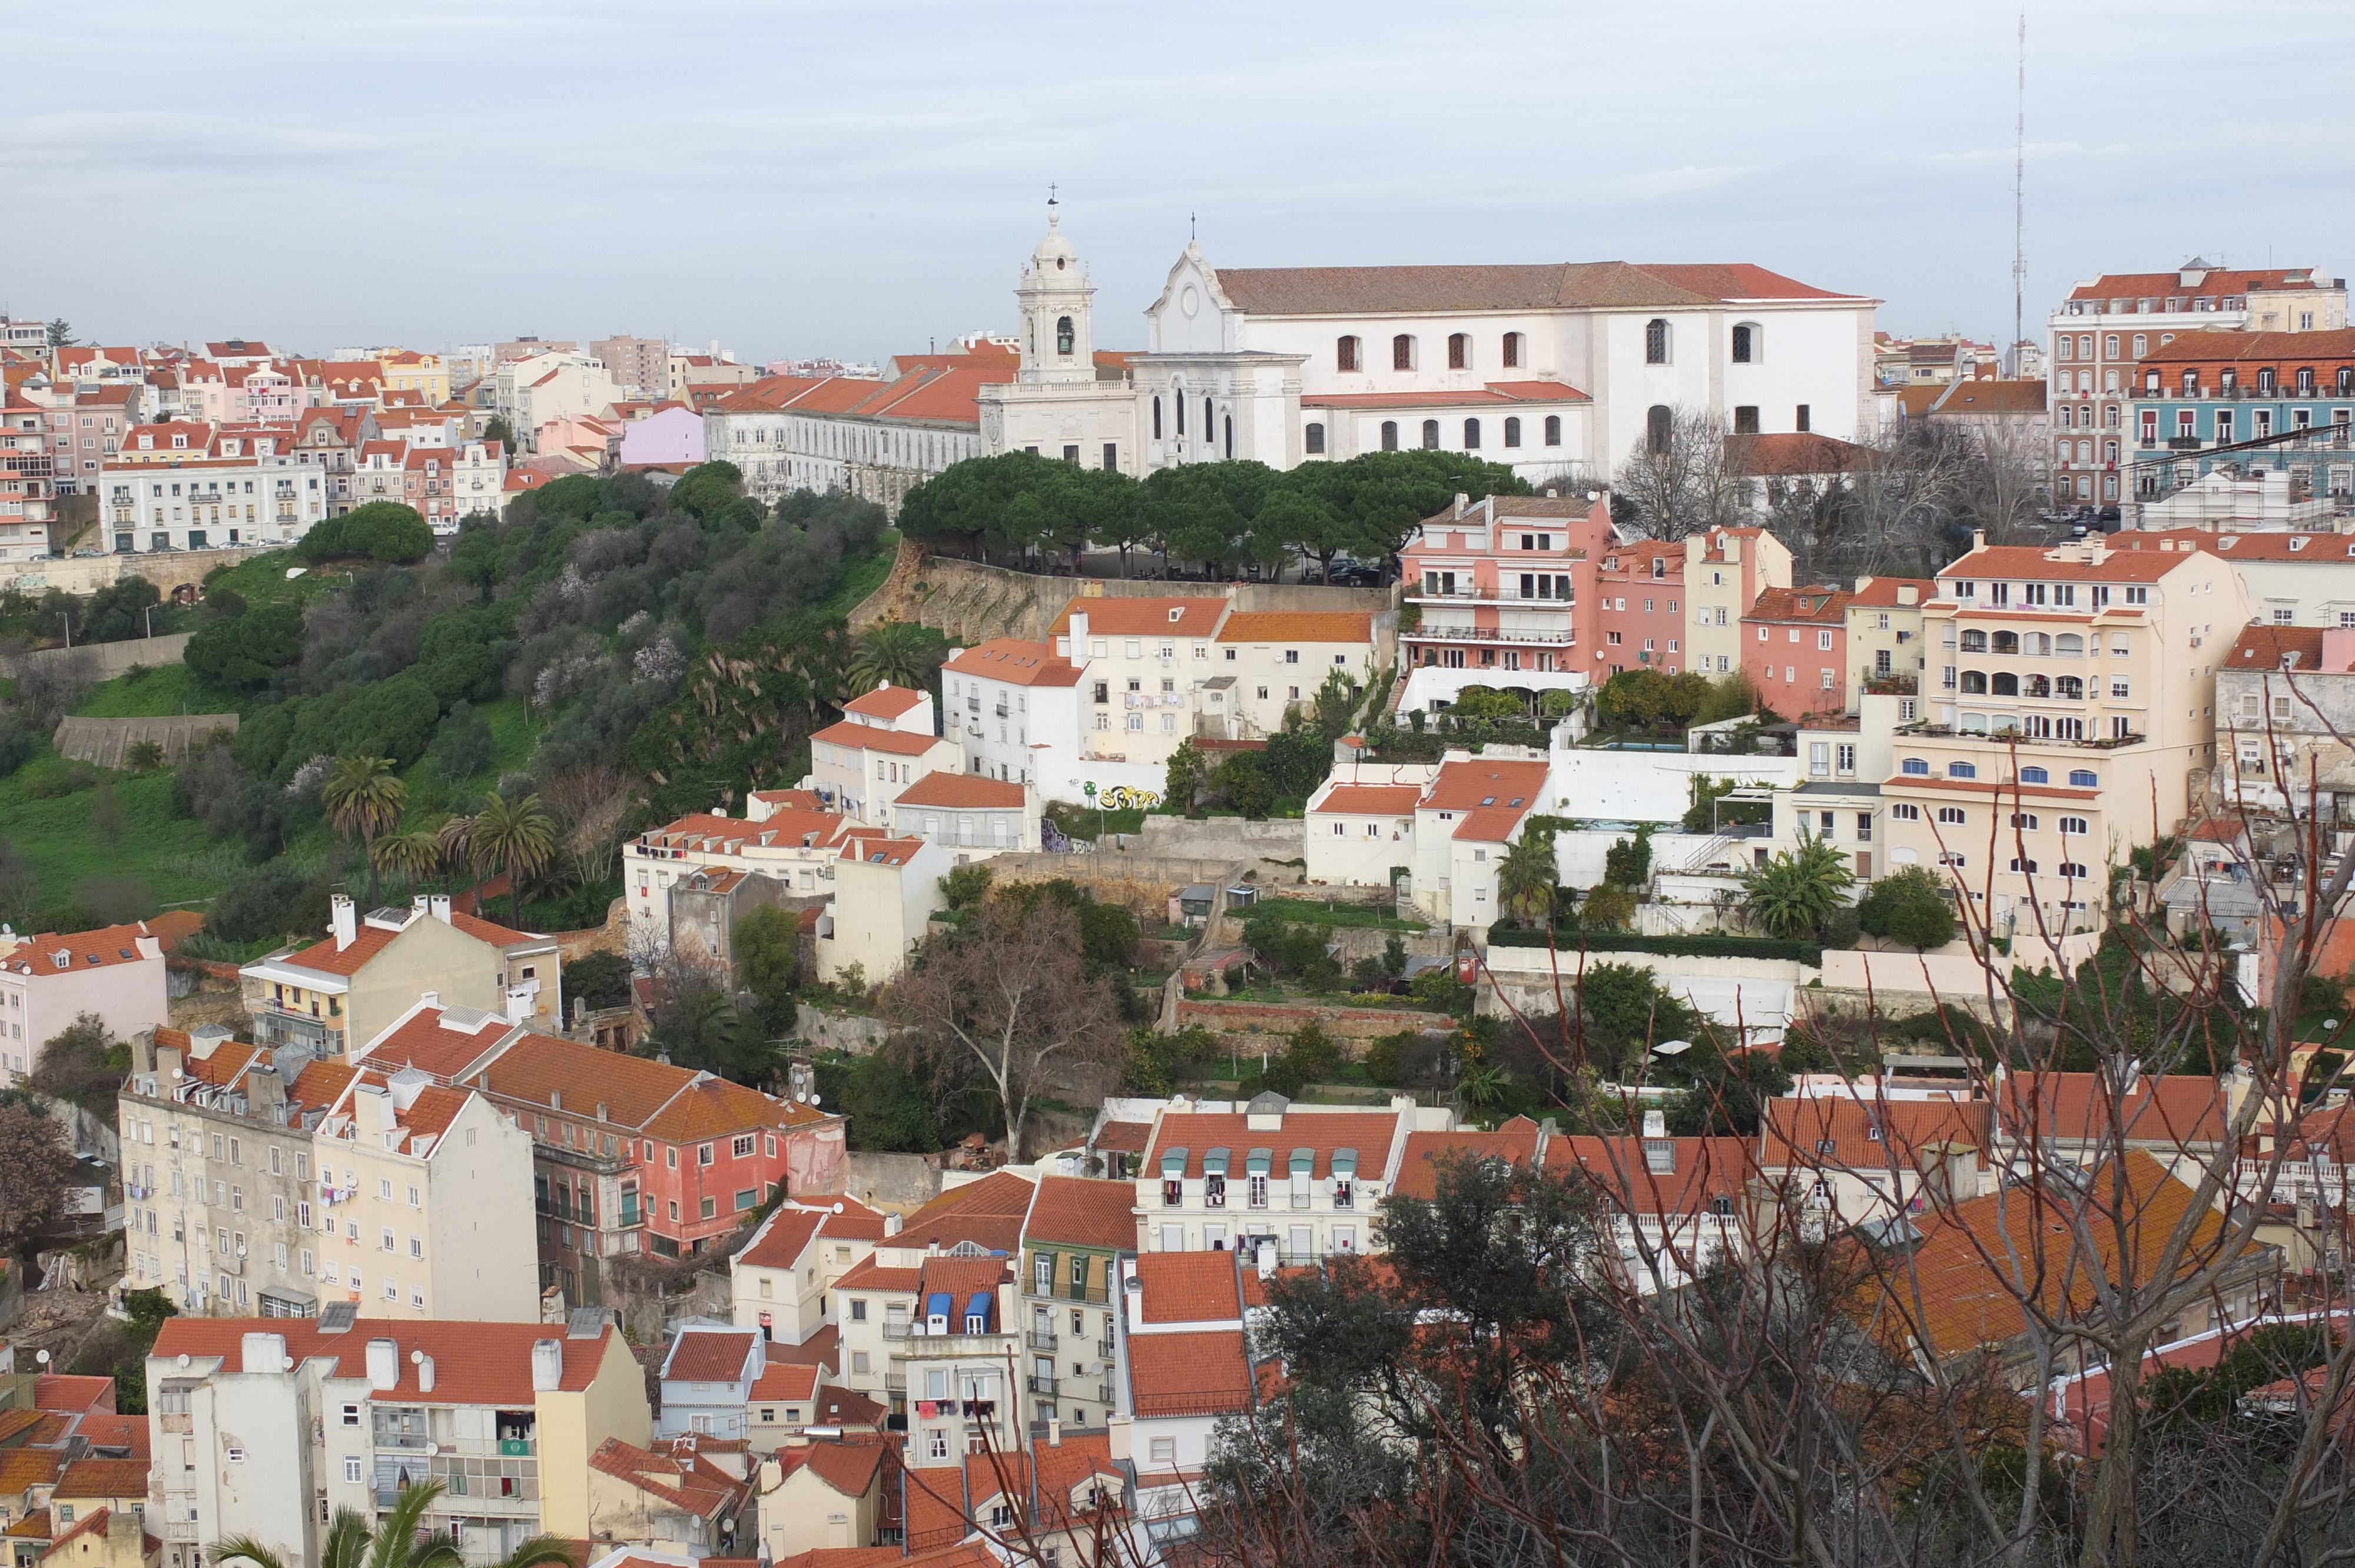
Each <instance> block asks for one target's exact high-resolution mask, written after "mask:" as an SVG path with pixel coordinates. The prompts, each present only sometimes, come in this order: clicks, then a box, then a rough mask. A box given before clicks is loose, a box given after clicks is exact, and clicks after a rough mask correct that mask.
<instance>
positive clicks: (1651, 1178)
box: [1541, 1111, 1756, 1294]
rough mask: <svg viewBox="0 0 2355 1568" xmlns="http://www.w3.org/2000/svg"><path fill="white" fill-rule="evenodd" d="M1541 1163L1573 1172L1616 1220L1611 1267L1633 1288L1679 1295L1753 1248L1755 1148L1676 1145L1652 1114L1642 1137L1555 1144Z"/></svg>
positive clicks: (1707, 1141) (1699, 1142)
mask: <svg viewBox="0 0 2355 1568" xmlns="http://www.w3.org/2000/svg"><path fill="white" fill-rule="evenodd" d="M1541 1163H1542V1164H1543V1165H1544V1166H1545V1168H1546V1169H1547V1170H1549V1171H1554V1172H1561V1171H1577V1172H1578V1174H1579V1175H1580V1176H1581V1177H1582V1179H1583V1180H1584V1181H1585V1182H1586V1183H1587V1184H1588V1185H1589V1187H1590V1188H1591V1189H1592V1190H1593V1192H1594V1194H1595V1196H1596V1198H1597V1200H1598V1201H1599V1202H1600V1203H1601V1205H1602V1207H1603V1209H1604V1212H1605V1213H1608V1214H1609V1215H1610V1216H1611V1222H1612V1227H1613V1230H1614V1235H1615V1239H1616V1241H1617V1244H1618V1245H1617V1246H1616V1248H1615V1249H1614V1256H1613V1262H1614V1266H1616V1267H1617V1268H1618V1270H1619V1272H1620V1276H1621V1277H1622V1278H1623V1279H1624V1280H1625V1281H1626V1282H1627V1283H1628V1284H1630V1285H1632V1286H1633V1287H1635V1288H1636V1289H1637V1290H1640V1291H1643V1292H1646V1293H1647V1294H1648V1293H1651V1292H1655V1291H1659V1290H1673V1289H1678V1288H1680V1287H1683V1286H1684V1285H1686V1284H1689V1282H1690V1281H1691V1280H1692V1278H1693V1277H1695V1276H1696V1275H1698V1274H1700V1273H1701V1272H1703V1271H1704V1270H1706V1269H1708V1268H1710V1266H1713V1265H1715V1264H1717V1263H1719V1262H1720V1261H1721V1260H1723V1259H1725V1258H1727V1257H1730V1256H1736V1257H1738V1256H1740V1255H1742V1254H1743V1253H1744V1252H1745V1251H1746V1250H1747V1249H1748V1247H1749V1245H1750V1230H1749V1215H1748V1213H1747V1212H1746V1210H1747V1206H1748V1204H1747V1194H1748V1192H1749V1191H1750V1181H1751V1178H1752V1177H1753V1175H1754V1174H1755V1173H1756V1150H1755V1149H1754V1148H1753V1145H1752V1144H1751V1143H1750V1141H1749V1140H1748V1139H1740V1138H1670V1137H1668V1131H1667V1128H1666V1126H1665V1124H1664V1120H1663V1118H1662V1117H1661V1114H1660V1113H1659V1112H1657V1111H1647V1112H1646V1113H1645V1116H1644V1133H1643V1136H1642V1137H1641V1138H1582V1137H1569V1138H1555V1139H1549V1140H1547V1143H1546V1148H1545V1152H1544V1154H1543V1156H1542V1160H1541Z"/></svg>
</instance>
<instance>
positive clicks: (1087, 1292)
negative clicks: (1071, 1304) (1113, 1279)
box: [1062, 1279, 1104, 1306]
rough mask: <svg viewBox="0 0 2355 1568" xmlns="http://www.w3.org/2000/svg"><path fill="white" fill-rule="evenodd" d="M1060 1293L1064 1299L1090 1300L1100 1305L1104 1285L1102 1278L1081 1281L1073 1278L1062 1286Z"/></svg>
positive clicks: (1101, 1303) (1102, 1298)
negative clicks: (1085, 1281) (1088, 1281)
mask: <svg viewBox="0 0 2355 1568" xmlns="http://www.w3.org/2000/svg"><path fill="white" fill-rule="evenodd" d="M1062 1294H1063V1299H1065V1300H1066V1301H1092V1302H1094V1303H1096V1305H1098V1306H1102V1305H1103V1300H1104V1286H1103V1281H1102V1280H1096V1281H1093V1282H1092V1283H1082V1282H1081V1281H1079V1280H1076V1279H1075V1280H1072V1281H1071V1282H1070V1283H1069V1284H1067V1285H1066V1286H1065V1287H1063V1293H1062Z"/></svg>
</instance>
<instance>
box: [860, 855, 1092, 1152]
mask: <svg viewBox="0 0 2355 1568" xmlns="http://www.w3.org/2000/svg"><path fill="white" fill-rule="evenodd" d="M966 921H967V923H966V925H965V926H964V927H958V928H956V929H953V930H947V931H941V932H937V933H935V934H934V935H932V936H931V937H928V938H925V939H924V941H923V942H922V944H920V945H919V946H918V948H916V950H915V952H914V953H913V954H911V956H910V959H909V961H908V967H907V969H906V970H905V971H903V972H902V974H901V975H900V979H899V980H897V981H895V982H894V983H893V984H892V986H891V988H890V992H889V993H888V996H887V999H886V1002H887V1006H888V1008H889V1010H890V1012H891V1014H892V1016H893V1017H894V1018H895V1019H896V1020H897V1021H898V1022H900V1023H903V1024H905V1025H906V1026H908V1027H909V1028H911V1029H914V1030H917V1031H920V1032H921V1033H923V1034H924V1035H925V1036H927V1037H928V1043H929V1044H931V1045H932V1047H933V1048H934V1049H936V1050H943V1051H959V1050H961V1051H962V1052H964V1054H969V1055H971V1056H972V1057H973V1059H974V1060H975V1062H976V1063H977V1064H979V1065H980V1067H981V1070H982V1071H983V1073H985V1074H986V1075H987V1076H988V1078H989V1081H990V1085H991V1087H992V1088H993V1089H994V1090H995V1091H996V1095H997V1099H998V1104H999V1106H1000V1107H1002V1108H1003V1110H1004V1112H1005V1116H1006V1149H1007V1158H1008V1159H1011V1160H1020V1159H1022V1158H1023V1144H1022V1139H1023V1132H1024V1128H1025V1127H1026V1126H1027V1124H1028V1120H1029V1115H1030V1105H1031V1102H1032V1101H1033V1100H1034V1099H1035V1098H1036V1097H1038V1096H1039V1093H1040V1092H1042V1091H1043V1090H1047V1089H1049V1088H1050V1087H1054V1086H1063V1085H1073V1086H1092V1087H1093V1088H1095V1089H1096V1090H1097V1091H1098V1092H1099V1093H1101V1092H1102V1090H1103V1088H1104V1087H1106V1085H1105V1084H1104V1083H1103V1082H1102V1079H1103V1076H1104V1075H1106V1074H1108V1073H1109V1072H1110V1071H1111V1070H1112V1069H1113V1068H1114V1065H1116V1064H1117V1062H1118V1060H1119V1053H1120V1048H1121V1047H1120V1032H1119V1010H1118V1008H1117V1006H1116V1004H1115V1003H1114V1000H1113V994H1112V988H1111V987H1110V985H1109V984H1107V983H1106V982H1105V981H1104V980H1102V979H1100V978H1094V977H1092V976H1090V975H1089V973H1088V971H1087V964H1086V961H1085V959H1083V958H1082V955H1081V950H1080V927H1079V920H1078V918H1077V917H1076V916H1074V915H1073V914H1072V913H1071V911H1070V910H1069V909H1067V908H1065V907H1063V906H1061V905H1060V903H1058V902H1057V901H1056V900H1054V899H1051V898H1037V899H1021V898H1014V897H1008V896H1007V895H1002V894H1001V895H997V896H996V897H993V898H990V899H988V900H987V901H986V902H985V903H983V904H982V905H980V906H978V907H976V908H975V909H974V910H972V911H970V912H969V913H968V914H967V916H966ZM1082 1092H1084V1091H1082Z"/></svg>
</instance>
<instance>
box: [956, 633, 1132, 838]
mask: <svg viewBox="0 0 2355 1568" xmlns="http://www.w3.org/2000/svg"><path fill="white" fill-rule="evenodd" d="M1080 680H1081V674H1080V670H1079V668H1078V666H1076V665H1074V664H1073V663H1072V662H1071V661H1070V660H1068V659H1066V658H1064V657H1063V656H1061V655H1060V654H1059V653H1057V652H1055V651H1054V649H1053V648H1051V647H1050V646H1049V645H1048V644H1046V643H1044V642H1030V641H1024V640H1022V639H1020V638H1015V637H993V638H991V639H990V640H989V641H986V642H983V643H980V644H978V645H976V646H975V647H972V648H961V649H959V650H958V651H957V652H955V653H954V654H953V655H951V656H950V658H949V661H948V662H947V663H945V664H943V665H942V666H941V690H942V693H943V706H944V709H945V715H946V725H945V733H946V736H947V737H948V738H949V739H952V740H954V741H955V742H956V743H957V745H958V746H959V747H960V748H961V749H962V751H963V753H964V769H965V771H967V772H968V773H974V774H978V775H979V776H981V777H982V778H985V779H1001V780H1004V781H1006V782H1007V783H1012V784H1036V785H1037V786H1038V788H1039V791H1040V793H1042V794H1044V795H1045V796H1046V797H1047V798H1048V799H1049V800H1081V799H1084V797H1083V796H1082V794H1081V792H1080V789H1079V782H1078V779H1079V768H1080V762H1081V756H1082V753H1081V736H1082V727H1081V720H1080V706H1081V705H1080V703H1079V701H1078V699H1077V696H1076V693H1077V691H1078V689H1079V685H1080ZM1120 782H1122V783H1126V782H1128V780H1126V779H1121V780H1120ZM1154 788H1156V789H1157V788H1158V785H1155V786H1154Z"/></svg>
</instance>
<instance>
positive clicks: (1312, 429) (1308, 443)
mask: <svg viewBox="0 0 2355 1568" xmlns="http://www.w3.org/2000/svg"><path fill="white" fill-rule="evenodd" d="M1302 434H1303V435H1304V436H1305V438H1306V440H1305V441H1304V442H1303V445H1304V446H1305V449H1306V450H1308V451H1309V452H1310V453H1311V454H1315V453H1317V452H1321V451H1323V450H1325V427H1324V426H1322V425H1319V424H1316V423H1311V424H1310V425H1309V427H1308V428H1307V429H1305V431H1303V432H1302Z"/></svg>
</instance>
